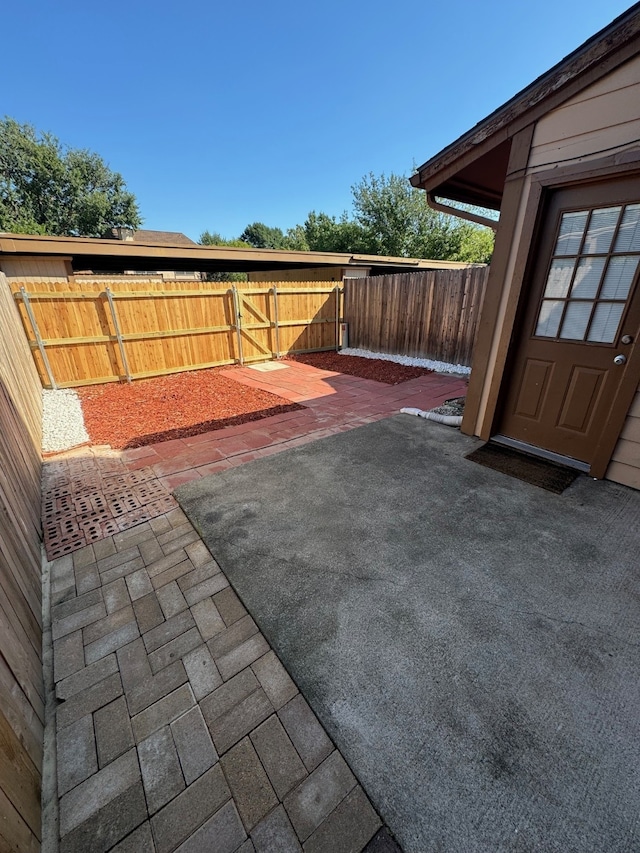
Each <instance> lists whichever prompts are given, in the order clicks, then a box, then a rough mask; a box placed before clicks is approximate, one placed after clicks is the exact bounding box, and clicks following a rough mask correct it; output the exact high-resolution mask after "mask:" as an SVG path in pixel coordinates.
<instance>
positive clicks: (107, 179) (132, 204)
mask: <svg viewBox="0 0 640 853" xmlns="http://www.w3.org/2000/svg"><path fill="white" fill-rule="evenodd" d="M141 222H142V219H141V217H140V212H139V210H138V205H137V203H136V200H135V196H134V195H133V194H132V193H130V192H129V191H128V190H127V189H126V185H125V182H124V180H123V178H122V176H121V175H120V174H118V173H117V172H113V171H111V169H110V168H109V167H108V166H107V164H106V163H105V162H104V160H103V159H102V158H101V157H100V156H99V155H98V154H95V153H93V152H91V151H87V150H82V149H72V148H67V147H64V146H62V145H61V143H60V142H59V141H58V140H57V139H56V137H55V136H52V135H51V134H50V133H39V132H38V131H37V130H36V129H35V128H34V127H32V125H29V124H19V123H18V122H16V121H15V120H14V119H11V118H8V117H5V118H4V119H2V120H0V231H13V232H22V233H27V234H53V235H70V236H87V237H100V236H101V235H103V234H104V233H105V232H106V231H108V230H109V229H110V228H114V227H123V228H133V229H135V228H138V227H139V226H140V224H141Z"/></svg>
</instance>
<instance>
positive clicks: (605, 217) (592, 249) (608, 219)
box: [582, 207, 622, 255]
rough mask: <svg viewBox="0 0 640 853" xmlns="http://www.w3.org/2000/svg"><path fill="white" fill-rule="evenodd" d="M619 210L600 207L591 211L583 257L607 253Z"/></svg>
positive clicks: (618, 208) (619, 208) (617, 208)
mask: <svg viewBox="0 0 640 853" xmlns="http://www.w3.org/2000/svg"><path fill="white" fill-rule="evenodd" d="M621 210H622V208H621V207H601V208H600V209H599V210H594V211H593V213H592V214H591V219H590V221H589V230H588V231H587V236H586V237H585V240H584V248H583V249H582V254H583V255H595V254H597V253H600V252H608V251H609V249H610V247H611V241H612V240H613V234H614V231H615V230H616V225H617V224H618V219H619V217H620V211H621Z"/></svg>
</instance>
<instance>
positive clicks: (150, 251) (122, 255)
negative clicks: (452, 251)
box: [0, 233, 469, 274]
mask: <svg viewBox="0 0 640 853" xmlns="http://www.w3.org/2000/svg"><path fill="white" fill-rule="evenodd" d="M3 255H6V256H13V257H17V256H20V255H23V256H34V255H43V256H44V255H46V256H49V257H58V258H65V259H69V260H70V262H71V265H72V268H73V270H87V269H91V270H94V271H110V272H111V271H113V272H122V271H123V270H125V269H126V270H150V269H153V270H185V271H187V270H195V271H198V272H258V271H273V270H291V269H309V268H314V267H337V266H341V267H350V266H351V267H370V268H371V272H372V273H377V274H382V273H385V272H411V271H412V270H421V269H443V268H449V269H457V268H461V267H466V266H469V265H468V264H466V263H459V262H457V261H432V260H424V259H418V258H393V257H382V256H378V255H357V254H349V253H339V252H335V253H334V252H289V251H280V250H276V249H238V248H234V247H230V246H200V245H197V244H194V245H192V246H189V245H175V246H171V245H166V244H159V243H152V242H132V241H122V240H105V239H94V238H92V237H43V236H40V235H28V234H8V233H2V234H0V258H1V257H2V256H3Z"/></svg>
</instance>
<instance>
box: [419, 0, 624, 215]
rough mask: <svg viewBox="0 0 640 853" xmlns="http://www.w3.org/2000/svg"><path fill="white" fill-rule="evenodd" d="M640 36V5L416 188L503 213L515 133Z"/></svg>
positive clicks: (473, 134) (449, 154)
mask: <svg viewBox="0 0 640 853" xmlns="http://www.w3.org/2000/svg"><path fill="white" fill-rule="evenodd" d="M639 35H640V3H636V4H635V5H634V6H632V7H631V8H630V9H628V10H627V11H626V12H624V13H623V14H622V15H620V16H619V17H618V18H616V19H615V21H612V23H611V24H609V25H608V26H606V27H605V28H604V29H602V30H600V32H599V33H597V34H596V35H594V36H592V37H591V38H590V39H588V41H586V42H585V43H584V44H583V45H581V46H580V47H579V48H578V49H577V50H574V51H573V53H570V54H569V55H568V56H567V57H565V58H564V59H563V60H562V61H561V62H559V63H558V64H557V65H555V66H554V67H553V68H551V69H550V70H549V71H547V72H546V73H545V74H543V75H542V76H541V77H538V79H537V80H535V81H534V82H533V83H531V84H530V85H529V86H527V87H526V88H525V89H523V90H522V91H521V92H519V93H518V94H517V95H515V96H514V97H513V98H511V99H510V100H509V101H507V102H506V103H505V104H503V105H502V106H501V107H499V109H497V110H495V111H494V112H493V113H491V114H490V115H489V116H487V117H486V118H485V119H483V120H482V121H481V122H479V123H478V124H476V125H475V127H473V128H471V130H469V131H467V133H464V134H463V135H462V136H461V137H460V138H459V139H457V140H456V141H455V142H452V143H451V145H449V146H447V147H446V148H444V149H443V150H442V151H440V153H439V154H436V155H435V156H434V157H432V158H431V159H430V160H427V162H426V163H423V165H422V166H420V168H419V169H418V170H417V172H416V174H415V175H414V176H413V177H412V178H411V183H412V184H413V186H414V187H421V188H423V189H425V190H427V192H431V193H432V194H433V195H436V196H440V197H443V198H447V199H453V200H455V201H461V202H465V203H468V204H479V205H483V206H485V207H490V208H493V209H495V210H498V209H499V208H500V203H501V200H502V192H503V188H504V182H505V179H506V175H507V167H508V162H509V154H510V152H511V140H512V137H513V136H514V134H515V133H517V132H518V131H519V130H522V129H523V128H525V127H527V125H529V124H531V123H532V122H534V121H536V120H537V119H538V118H539V117H540V116H541V115H544V114H545V113H546V112H548V111H549V110H551V109H553V108H555V107H557V106H558V105H559V104H561V103H563V102H564V101H566V100H567V99H568V98H570V97H572V96H573V95H575V94H576V93H577V92H579V91H581V90H582V89H584V88H585V87H586V86H588V85H589V84H591V83H592V82H594V80H596V79H598V78H600V77H602V76H604V75H605V74H607V73H609V72H610V71H612V70H613V69H614V68H616V67H617V66H618V65H621V64H622V63H623V62H624V61H626V60H627V59H629V58H631V57H632V56H634V55H635V54H636V53H637V52H638V36H639Z"/></svg>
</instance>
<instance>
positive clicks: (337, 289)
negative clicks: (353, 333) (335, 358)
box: [335, 284, 341, 352]
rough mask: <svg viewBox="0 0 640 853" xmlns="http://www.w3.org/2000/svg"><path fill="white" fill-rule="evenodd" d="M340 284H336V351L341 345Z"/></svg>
mask: <svg viewBox="0 0 640 853" xmlns="http://www.w3.org/2000/svg"><path fill="white" fill-rule="evenodd" d="M340 293H341V290H340V285H339V284H336V287H335V294H336V352H337V350H338V349H339V347H340Z"/></svg>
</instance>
